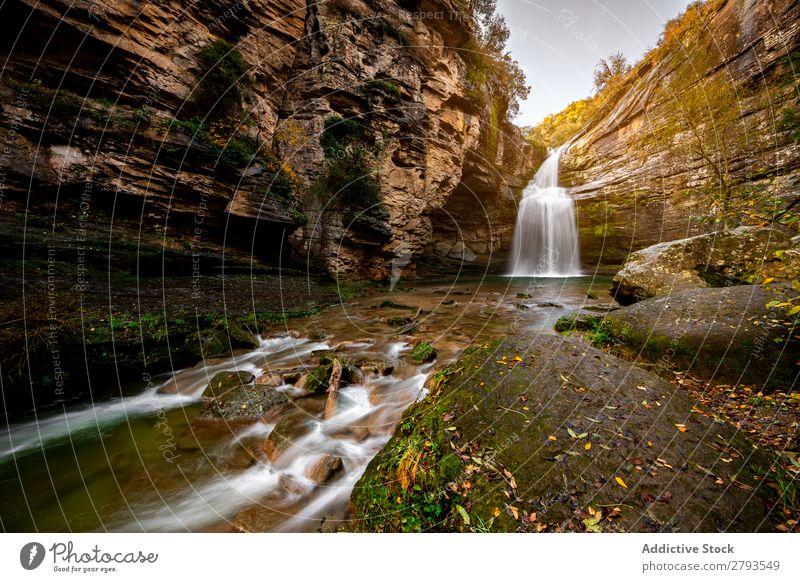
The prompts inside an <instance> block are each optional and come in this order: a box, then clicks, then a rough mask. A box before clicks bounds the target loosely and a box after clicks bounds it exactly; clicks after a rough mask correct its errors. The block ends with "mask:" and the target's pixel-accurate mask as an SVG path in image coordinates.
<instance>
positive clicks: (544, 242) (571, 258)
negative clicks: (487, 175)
mask: <svg viewBox="0 0 800 582" xmlns="http://www.w3.org/2000/svg"><path fill="white" fill-rule="evenodd" d="M565 149H566V148H565V146H561V147H559V148H557V149H555V150H552V151H551V152H550V155H549V156H548V158H547V159H546V160H545V161H544V163H543V164H542V167H541V168H539V171H538V172H536V175H535V176H534V177H533V180H532V181H531V183H530V184H528V186H527V187H526V188H525V190H524V191H523V193H522V202H521V203H520V205H519V213H518V214H517V224H516V226H515V227H514V240H513V245H512V255H511V265H510V274H511V276H512V277H533V276H536V277H574V276H578V275H580V274H581V272H580V256H579V253H578V231H577V228H576V226H575V204H574V202H573V200H572V197H571V196H570V195H569V194H568V193H567V190H566V189H565V188H560V187H559V186H558V164H559V161H560V159H561V154H562V153H563V152H564V150H565Z"/></svg>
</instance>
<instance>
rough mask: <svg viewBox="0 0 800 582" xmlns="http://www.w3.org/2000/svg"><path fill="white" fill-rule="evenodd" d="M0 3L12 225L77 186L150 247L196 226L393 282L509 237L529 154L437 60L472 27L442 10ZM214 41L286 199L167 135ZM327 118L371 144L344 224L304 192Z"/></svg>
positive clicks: (334, 210)
mask: <svg viewBox="0 0 800 582" xmlns="http://www.w3.org/2000/svg"><path fill="white" fill-rule="evenodd" d="M9 4H10V6H9V7H8V10H5V9H4V10H3V14H4V17H5V19H4V21H3V23H2V25H0V26H2V28H3V30H2V32H3V34H2V38H3V40H2V41H0V42H2V45H0V47H1V48H0V52H2V53H3V60H4V62H6V63H7V66H6V69H5V70H4V72H3V75H2V79H1V81H2V82H0V91H2V97H3V99H2V102H3V105H2V114H0V125H1V126H2V129H0V134H2V135H0V139H2V140H3V141H4V142H5V143H7V144H9V145H10V146H11V147H9V148H7V150H6V152H5V154H4V156H3V158H4V159H3V167H4V171H5V175H4V184H3V186H4V190H5V192H6V193H7V194H8V195H10V196H17V198H18V199H27V200H28V204H29V206H28V210H29V211H30V210H35V209H36V207H37V205H40V204H49V203H52V202H53V200H54V199H55V196H56V193H58V196H60V197H63V198H64V200H65V202H67V201H69V200H70V199H71V200H75V201H76V203H77V201H78V200H79V197H80V196H82V195H85V194H86V191H87V188H88V189H90V190H91V197H92V199H93V203H94V204H95V205H97V206H99V205H105V206H108V207H113V209H114V211H115V212H116V213H117V214H118V215H119V214H121V215H123V216H129V217H132V218H135V219H139V218H140V217H141V218H142V219H143V220H144V219H147V220H150V221H161V222H162V223H164V224H165V227H164V232H165V235H166V234H167V233H170V235H171V236H175V237H184V239H185V240H188V237H192V236H193V233H194V232H195V227H196V225H197V224H199V223H200V222H201V223H202V229H203V241H202V242H203V244H205V245H207V246H210V247H214V246H216V247H217V248H218V247H219V246H220V245H233V246H234V247H235V246H237V245H238V246H239V247H240V249H243V250H245V251H249V250H250V249H252V251H253V252H254V254H256V255H261V256H264V257H267V258H269V259H274V258H276V257H277V255H278V254H279V253H280V252H282V250H283V249H286V248H288V247H289V246H291V248H292V249H293V257H294V258H295V259H296V260H298V261H306V260H310V261H311V262H313V263H315V264H318V265H320V266H322V267H325V268H328V269H330V270H332V271H335V272H339V273H352V274H358V275H362V276H363V275H366V276H369V277H372V278H375V279H382V278H386V277H388V276H390V275H392V274H393V273H394V274H395V275H398V276H399V275H408V274H411V273H413V272H414V269H415V264H416V261H417V260H418V259H419V258H420V257H422V256H423V255H425V254H426V253H430V254H435V252H436V251H437V249H438V250H439V252H440V254H444V255H445V256H449V257H450V259H449V260H453V258H457V259H458V258H463V259H464V260H467V261H469V262H478V263H481V262H483V263H485V262H487V261H488V258H489V256H490V255H491V253H492V252H493V251H496V250H497V249H498V248H500V247H501V246H502V245H504V244H506V243H507V242H508V241H509V240H510V233H511V229H512V228H513V216H514V211H513V198H512V197H511V196H510V190H509V187H512V186H517V185H522V184H523V183H524V181H525V179H526V177H527V176H528V175H529V174H530V173H531V171H532V165H533V160H532V159H531V156H532V153H531V149H530V147H529V146H527V145H525V142H524V141H523V140H522V139H521V137H520V134H519V132H518V131H517V130H516V128H514V127H513V126H510V125H507V124H505V123H501V122H498V121H497V119H496V117H497V116H496V115H493V113H494V110H493V108H492V106H491V104H490V105H488V106H487V105H483V104H482V103H481V102H480V100H477V99H475V98H474V97H473V96H472V95H474V93H475V91H474V89H475V87H474V86H470V85H469V83H468V82H467V69H466V65H465V63H464V61H463V60H462V59H461V57H460V56H459V54H458V50H457V49H455V48H451V47H460V46H462V45H464V44H465V43H466V42H467V41H469V39H470V36H471V34H472V31H471V29H470V25H469V23H468V22H466V21H464V20H461V19H458V18H454V17H443V16H441V15H445V16H447V15H454V14H457V13H458V9H457V5H456V4H455V2H454V1H453V0H419V1H418V0H399V1H398V2H392V1H390V0H374V1H365V2H362V1H361V0H331V1H328V2H323V3H320V4H317V3H307V2H306V1H305V0H250V1H248V2H239V1H236V0H212V1H208V2H201V3H191V4H190V5H184V3H181V2H175V1H170V0H161V1H157V2H149V3H142V2H138V1H129V2H115V3H103V2H98V1H96V0H88V1H85V0H77V1H75V2H65V1H59V0H46V1H45V2H33V1H30V0H12V1H11V2H9ZM427 14H431V15H434V14H439V15H440V16H439V17H434V16H431V17H430V18H428V17H427V16H425V17H423V16H422V15H427ZM20 31H22V34H19V33H20ZM220 39H222V40H225V41H227V42H230V43H232V44H234V45H235V46H236V48H237V49H238V51H239V52H240V53H241V55H242V57H243V59H244V61H245V62H246V64H247V66H248V73H247V75H246V77H247V81H248V83H247V84H248V89H247V91H246V92H244V98H243V103H242V105H243V109H244V110H245V112H246V113H247V114H248V115H247V120H246V121H245V122H244V123H243V125H242V127H241V128H239V131H240V133H242V134H246V135H247V136H248V138H249V139H251V140H252V141H254V142H258V143H260V144H263V145H262V149H266V150H269V151H270V152H271V153H272V154H273V155H275V158H274V159H277V160H278V162H279V164H288V165H289V166H291V169H292V172H291V173H292V175H293V176H296V178H295V179H296V181H297V184H298V185H299V187H298V188H297V189H296V190H295V191H294V192H293V193H292V194H291V195H290V196H286V197H279V196H274V195H270V194H269V192H267V190H268V187H269V183H268V177H269V176H271V175H272V174H270V173H269V172H268V168H265V164H263V163H261V162H260V161H259V160H258V158H257V157H256V156H251V157H250V159H249V161H247V162H239V163H236V164H234V165H235V167H233V168H231V167H227V168H222V167H221V166H220V165H219V164H215V163H214V162H213V160H212V161H209V159H208V156H205V157H203V156H201V155H199V154H202V153H204V152H205V153H206V154H207V153H208V152H207V151H206V150H207V149H208V148H207V144H203V143H199V140H198V139H196V136H195V135H193V134H192V128H191V127H189V128H187V127H186V126H185V124H184V125H183V126H181V131H175V130H173V129H171V128H173V127H174V126H170V123H172V120H173V119H175V118H178V119H181V120H186V119H188V118H190V116H191V114H193V113H194V112H193V109H192V108H193V107H194V103H195V100H196V96H197V93H198V77H199V76H201V74H202V68H201V66H200V64H199V60H198V54H199V52H200V50H201V48H202V47H204V46H207V45H208V44H209V43H212V42H214V41H216V40H220ZM6 59H8V60H6ZM201 82H202V81H201ZM56 90H59V92H58V93H56ZM331 115H339V116H341V117H343V118H357V119H360V120H363V122H364V124H365V125H366V126H367V127H368V129H369V131H370V132H371V133H372V134H374V135H375V136H379V139H380V142H381V149H380V155H378V156H376V157H377V160H378V165H377V167H376V173H377V176H378V181H379V184H380V202H381V204H380V206H379V207H377V208H374V209H372V210H368V211H366V212H352V211H345V210H342V209H341V208H339V207H338V206H336V205H333V206H332V205H330V204H328V205H326V204H323V203H320V201H319V200H318V199H316V198H315V197H314V196H311V195H309V194H308V192H309V190H310V187H311V185H312V184H313V183H314V181H315V180H316V178H317V176H318V175H319V173H320V172H321V171H322V169H323V164H324V162H325V159H324V154H323V149H322V147H321V145H320V143H319V137H320V134H321V132H322V131H323V129H324V123H325V120H326V119H327V118H328V117H330V116H331ZM165 127H166V128H167V129H166V130H165ZM498 168H513V169H512V170H511V171H510V172H507V173H506V172H501V171H500V170H498ZM295 173H296V174H295ZM265 192H266V193H265ZM29 193H30V197H28V194H29ZM112 200H113V202H112ZM456 201H458V203H456ZM304 225H305V226H304ZM298 229H299V230H298ZM292 232H294V234H293V235H292V236H291V237H290V239H289V241H290V243H291V245H287V244H285V243H286V242H287V237H288V235H289V234H290V233H292ZM191 242H192V245H194V244H195V242H196V241H194V240H192V241H191ZM459 244H460V246H458V245H459ZM447 245H449V247H448V248H447V249H446V252H444V250H445V249H444V247H445V246H447ZM465 245H466V246H465ZM454 249H456V250H454ZM459 253H460V254H459Z"/></svg>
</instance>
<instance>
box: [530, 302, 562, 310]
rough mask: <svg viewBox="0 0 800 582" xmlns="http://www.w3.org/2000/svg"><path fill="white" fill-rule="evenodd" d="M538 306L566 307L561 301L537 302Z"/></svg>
mask: <svg viewBox="0 0 800 582" xmlns="http://www.w3.org/2000/svg"><path fill="white" fill-rule="evenodd" d="M536 307H553V308H556V309H564V306H563V305H561V304H560V303H553V302H552V301H545V302H543V303H537V304H536Z"/></svg>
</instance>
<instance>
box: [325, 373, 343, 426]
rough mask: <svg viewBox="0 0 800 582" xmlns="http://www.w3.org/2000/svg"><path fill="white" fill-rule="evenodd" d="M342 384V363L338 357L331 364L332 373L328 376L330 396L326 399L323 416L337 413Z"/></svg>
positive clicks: (327, 416) (329, 416) (326, 416)
mask: <svg viewBox="0 0 800 582" xmlns="http://www.w3.org/2000/svg"><path fill="white" fill-rule="evenodd" d="M341 384H342V364H341V362H339V360H338V359H335V360H333V363H332V364H331V375H330V377H329V378H328V398H327V400H326V401H325V412H324V413H323V418H326V419H328V418H331V417H332V416H333V415H334V414H336V403H337V402H338V401H339V387H340V386H341Z"/></svg>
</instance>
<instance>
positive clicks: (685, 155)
mask: <svg viewBox="0 0 800 582" xmlns="http://www.w3.org/2000/svg"><path fill="white" fill-rule="evenodd" d="M673 24H674V25H675V26H674V28H670V26H668V27H667V30H666V32H665V36H667V38H666V39H664V40H662V43H661V45H660V46H659V47H658V48H657V49H655V50H654V51H652V52H651V53H650V54H649V55H648V56H647V57H645V59H644V60H643V61H642V62H641V63H639V64H638V65H637V66H636V67H634V69H633V70H632V71H631V72H630V73H629V74H628V75H627V77H626V78H625V80H624V81H623V82H622V84H621V85H620V86H619V87H617V88H615V89H614V90H613V91H612V92H611V95H609V96H608V98H607V99H606V101H605V103H604V105H603V107H602V109H601V110H600V112H599V113H598V114H596V115H595V116H594V118H593V119H592V120H591V122H590V124H589V126H588V127H586V128H584V130H583V131H582V132H581V133H579V134H578V135H577V136H576V138H575V139H574V140H573V142H572V145H571V147H570V149H569V152H568V154H567V155H565V156H564V157H563V162H562V180H564V181H565V183H566V184H567V185H570V186H573V187H574V190H573V193H574V195H575V198H576V203H577V207H578V224H579V235H580V241H581V258H582V260H583V262H584V266H585V267H586V268H598V269H600V270H601V271H613V270H616V268H617V267H618V266H619V265H620V264H621V263H622V262H623V261H624V259H625V257H626V256H627V254H628V253H629V252H631V251H635V250H638V249H640V248H643V247H646V246H649V245H652V244H655V243H658V242H660V241H666V240H674V239H681V238H685V237H688V236H691V235H694V234H698V233H701V232H708V231H711V230H714V229H716V228H718V227H719V226H720V225H721V224H723V223H724V222H723V218H722V217H721V214H722V213H720V212H718V211H719V208H718V207H717V206H716V205H718V204H719V197H718V196H716V192H714V189H715V188H716V189H719V188H720V184H719V180H715V176H714V172H715V167H714V166H715V165H716V166H717V167H723V168H724V171H725V172H726V174H727V177H726V178H725V181H726V182H729V184H730V188H731V191H732V192H733V194H732V197H738V198H736V200H734V202H736V203H740V205H741V206H742V207H744V206H746V205H748V204H750V203H751V202H752V201H754V200H756V199H759V200H764V199H766V198H767V197H772V198H773V199H774V200H777V201H778V202H777V203H776V204H777V205H776V207H775V208H774V209H773V210H772V214H771V215H770V214H769V213H766V214H765V212H760V213H756V212H753V214H754V216H753V222H755V223H759V222H761V223H763V222H765V221H768V220H769V219H770V216H772V217H774V216H775V215H777V214H779V213H780V212H782V211H783V210H784V209H785V208H786V206H787V205H790V204H791V203H792V202H793V201H794V200H795V199H796V196H797V194H796V193H797V190H798V188H797V179H798V175H799V174H798V172H799V171H800V145H799V144H798V135H799V134H798V133H797V129H796V127H792V125H793V124H792V123H791V122H789V123H787V121H786V120H787V118H789V119H791V118H792V115H794V116H796V115H797V111H798V106H800V101H798V95H800V94H799V93H798V86H797V71H798V65H800V58H798V54H800V53H798V49H799V48H800V3H798V2H796V1H793V0H727V1H719V0H712V1H710V2H708V3H707V4H706V5H705V6H704V7H702V6H701V7H700V8H699V9H698V11H697V15H696V17H694V18H689V19H686V20H684V21H683V22H678V23H673ZM719 88H722V90H723V91H728V90H730V91H731V92H733V96H734V98H733V100H732V101H731V102H730V103H729V104H727V105H726V104H724V103H720V102H719V101H720V99H722V97H720V95H719V93H720V91H718V89H719ZM692 100H694V101H697V100H701V102H700V103H699V106H698V105H697V104H696V103H695V104H694V105H695V106H694V109H695V112H698V111H699V113H700V116H699V118H698V119H699V120H698V121H697V122H696V123H695V125H692V124H690V123H676V116H680V115H681V112H683V111H685V110H686V109H687V108H689V107H692ZM726 107H727V109H728V110H729V111H727V112H726V111H722V112H721V113H720V112H718V111H715V108H726ZM731 112H732V114H733V118H732V121H730V122H729V123H728V124H727V125H724V124H722V125H720V126H719V127H717V128H713V127H710V125H712V124H713V123H714V122H715V121H714V120H716V119H718V118H719V116H720V115H723V116H724V115H726V114H728V113H731ZM705 114H707V115H705ZM704 115H705V117H704ZM709 120H711V121H709ZM794 125H796V119H795V121H794ZM704 150H705V151H704ZM706 151H710V152H712V153H711V155H710V158H711V161H712V163H709V160H708V159H704V157H703V156H704V155H705V152H706ZM720 152H723V153H722V154H720ZM753 204H755V202H753ZM718 214H719V216H720V218H718V219H716V220H715V216H717V215H718ZM755 214H758V216H755ZM729 226H732V225H729Z"/></svg>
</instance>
